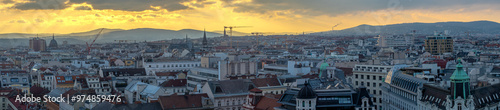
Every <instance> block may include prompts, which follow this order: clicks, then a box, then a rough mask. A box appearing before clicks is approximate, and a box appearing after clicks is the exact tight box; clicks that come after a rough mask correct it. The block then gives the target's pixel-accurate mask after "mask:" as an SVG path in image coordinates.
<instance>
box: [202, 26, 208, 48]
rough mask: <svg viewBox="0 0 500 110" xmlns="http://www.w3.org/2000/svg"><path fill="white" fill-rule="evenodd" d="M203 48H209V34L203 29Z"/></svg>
mask: <svg viewBox="0 0 500 110" xmlns="http://www.w3.org/2000/svg"><path fill="white" fill-rule="evenodd" d="M202 44H203V47H207V45H208V41H207V32H206V31H205V29H203V41H202Z"/></svg>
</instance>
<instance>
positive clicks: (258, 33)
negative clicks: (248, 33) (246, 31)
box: [252, 32, 273, 46]
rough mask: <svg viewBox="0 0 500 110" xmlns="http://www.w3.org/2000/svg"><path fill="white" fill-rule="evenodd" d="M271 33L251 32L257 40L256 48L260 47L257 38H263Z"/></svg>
mask: <svg viewBox="0 0 500 110" xmlns="http://www.w3.org/2000/svg"><path fill="white" fill-rule="evenodd" d="M272 33H273V32H252V35H255V37H256V39H257V46H259V45H260V43H259V36H264V34H272Z"/></svg>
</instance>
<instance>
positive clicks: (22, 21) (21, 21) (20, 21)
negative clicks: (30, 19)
mask: <svg viewBox="0 0 500 110" xmlns="http://www.w3.org/2000/svg"><path fill="white" fill-rule="evenodd" d="M17 23H26V21H24V20H17Z"/></svg>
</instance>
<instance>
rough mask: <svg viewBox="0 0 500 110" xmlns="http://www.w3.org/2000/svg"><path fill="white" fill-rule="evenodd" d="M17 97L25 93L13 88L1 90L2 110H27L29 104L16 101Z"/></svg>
mask: <svg viewBox="0 0 500 110" xmlns="http://www.w3.org/2000/svg"><path fill="white" fill-rule="evenodd" d="M17 95H24V93H21V92H19V90H16V89H12V88H0V110H26V109H27V108H28V105H27V103H21V102H16V101H15V99H16V96H17Z"/></svg>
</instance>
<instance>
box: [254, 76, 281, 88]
mask: <svg viewBox="0 0 500 110" xmlns="http://www.w3.org/2000/svg"><path fill="white" fill-rule="evenodd" d="M251 80H252V82H253V84H254V85H255V86H256V87H268V86H281V83H280V81H279V80H278V79H277V78H260V79H251Z"/></svg>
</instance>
